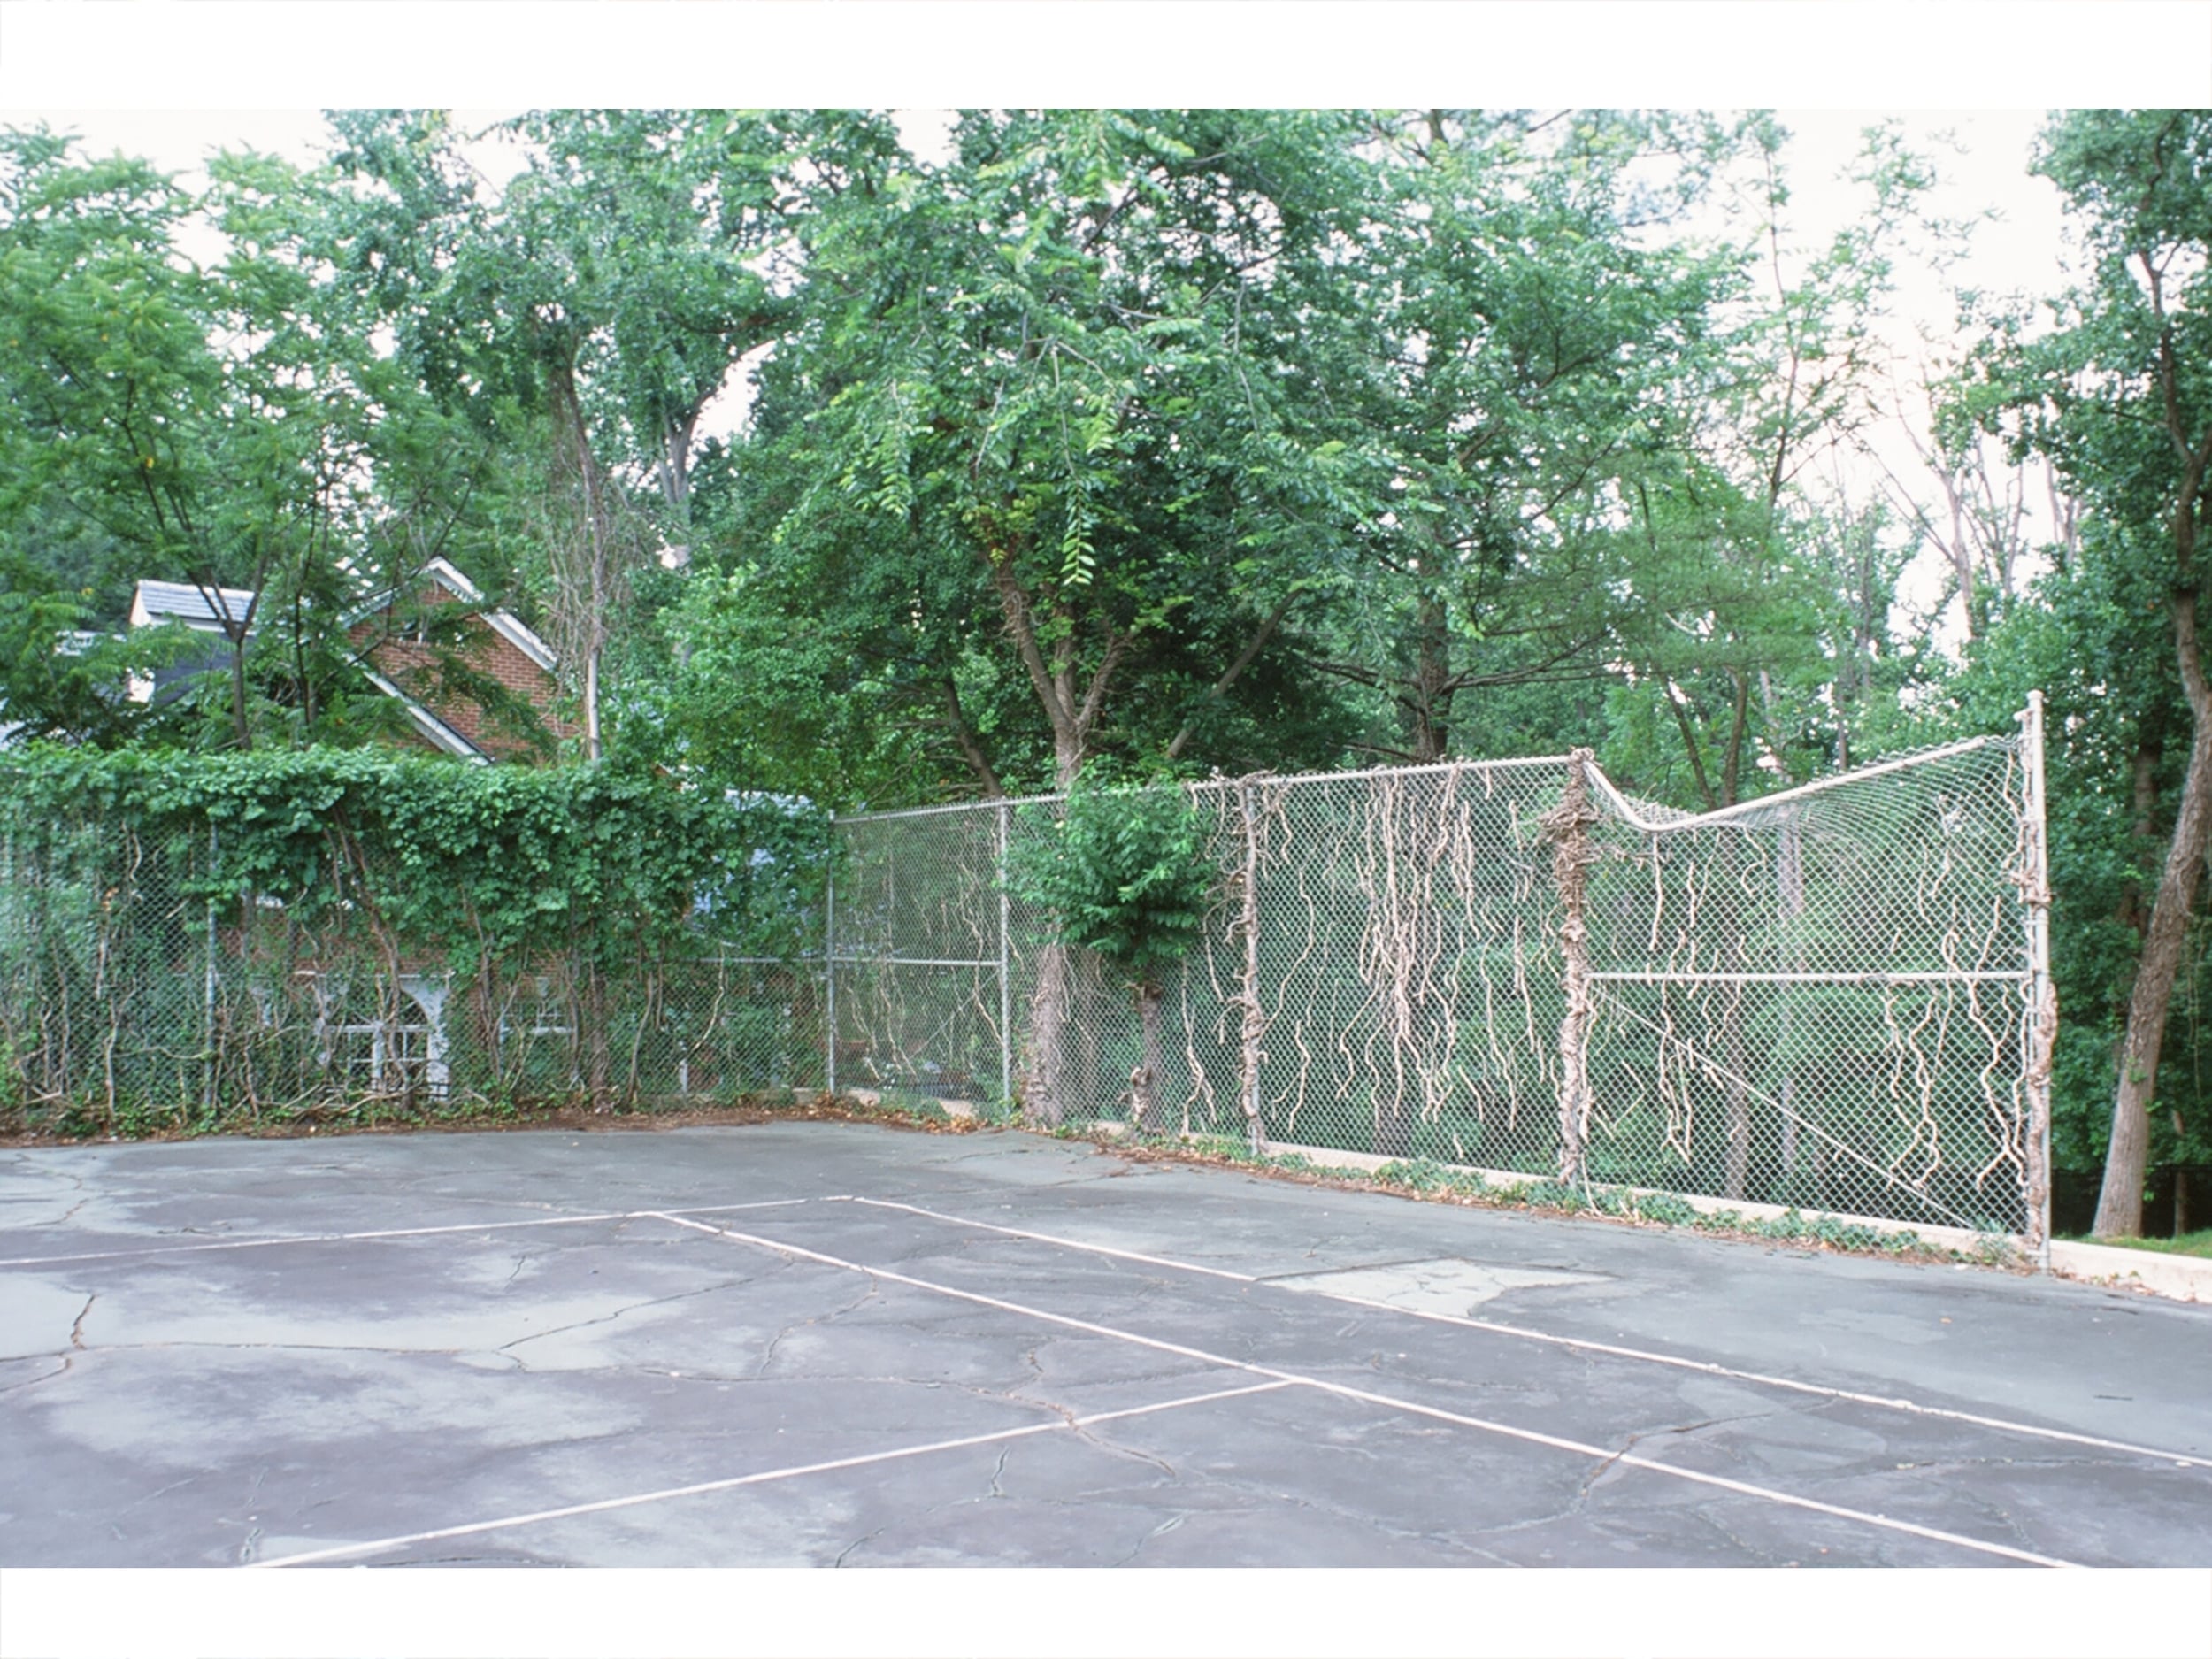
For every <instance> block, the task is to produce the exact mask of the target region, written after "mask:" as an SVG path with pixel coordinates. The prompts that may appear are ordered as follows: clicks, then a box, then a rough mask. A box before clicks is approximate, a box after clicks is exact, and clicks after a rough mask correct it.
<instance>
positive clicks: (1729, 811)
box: [1590, 737, 2010, 835]
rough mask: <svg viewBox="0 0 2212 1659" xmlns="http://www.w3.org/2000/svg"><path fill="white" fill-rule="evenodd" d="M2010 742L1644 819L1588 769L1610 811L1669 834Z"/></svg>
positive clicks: (1960, 748)
mask: <svg viewBox="0 0 2212 1659" xmlns="http://www.w3.org/2000/svg"><path fill="white" fill-rule="evenodd" d="M2009 741H2010V740H2009V739H2008V738H2002V737H1970V738H1967V739H1965V740H1964V741H1961V742H1956V743H1945V744H1943V745H1941V746H1940V747H1939V748H1935V749H1916V750H1915V751H1913V753H1911V754H1909V755H1900V756H1897V757H1895V758H1894V759H1891V760H1884V761H1877V762H1876V763H1875V764H1872V765H1870V766H1855V767H1854V768H1852V770H1851V771H1849V772H1837V773H1836V774H1835V775H1834V776H1832V777H1828V778H1816V779H1814V780H1813V781H1812V782H1810V783H1801V784H1799V785H1798V786H1797V787H1794V788H1791V789H1778V790H1776V791H1775V792H1774V793H1773V794H1772V795H1761V796H1759V797H1758V798H1757V799H1756V800H1753V801H1739V802H1738V803H1736V804H1735V805H1734V806H1724V807H1722V808H1721V809H1720V810H1718V811H1717V812H1694V813H1688V814H1686V815H1684V816H1682V817H1678V818H1677V817H1668V818H1646V817H1645V816H1644V815H1643V813H1642V812H1641V811H1640V810H1639V809H1638V803H1636V802H1633V801H1632V800H1630V799H1629V798H1628V796H1626V795H1623V794H1622V793H1621V792H1620V791H1619V790H1618V789H1617V788H1615V787H1613V780H1611V779H1609V778H1608V777H1607V776H1606V775H1605V774H1604V773H1603V772H1601V771H1600V770H1599V769H1598V768H1597V767H1595V766H1593V767H1591V768H1590V775H1591V777H1592V779H1593V780H1595V782H1596V784H1597V787H1598V788H1599V790H1600V791H1601V792H1602V793H1603V795H1605V798H1606V800H1607V802H1608V803H1609V804H1610V805H1611V807H1612V809H1613V810H1614V811H1615V812H1617V813H1618V814H1619V815H1620V816H1621V817H1622V818H1624V819H1625V820H1626V821H1627V822H1628V823H1629V824H1630V825H1631V826H1632V827H1634V828H1636V829H1640V830H1642V831H1644V832H1645V833H1647V834H1652V835H1671V834H1675V833H1678V832H1680V831H1682V830H1699V829H1708V828H1710V827H1712V826H1715V825H1726V824H1730V823H1732V822H1733V821H1734V820H1736V819H1739V818H1748V817H1752V816H1755V815H1756V814H1758V813H1760V812H1763V811H1766V810H1769V809H1770V808H1773V807H1777V806H1786V805H1790V804H1792V803H1795V802H1798V801H1800V800H1802V799H1804V798H1805V797H1806V796H1808V795H1821V794H1824V793H1825V792H1827V791H1829V790H1832V789H1836V788H1839V787H1842V786H1843V785H1845V784H1850V783H1861V782H1863V781H1864V780H1867V779H1869V778H1878V777H1880V776H1882V775H1883V774H1884V773H1886V772H1903V771H1905V770H1906V769H1907V768H1909V767H1913V766H1924V765H1926V764H1929V763H1930V762H1932V761H1938V760H1946V759H1948V758H1949V757H1952V756H1954V755H1968V754H1971V753H1973V751H1974V750H1976V749H1987V748H1990V747H1991V746H1992V745H2003V744H2007V743H2008V742H2009Z"/></svg>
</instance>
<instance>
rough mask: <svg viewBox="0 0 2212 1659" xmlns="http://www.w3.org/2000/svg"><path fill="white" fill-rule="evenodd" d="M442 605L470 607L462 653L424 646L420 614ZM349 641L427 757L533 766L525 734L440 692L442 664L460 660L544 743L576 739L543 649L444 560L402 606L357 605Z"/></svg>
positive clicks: (427, 570)
mask: <svg viewBox="0 0 2212 1659" xmlns="http://www.w3.org/2000/svg"><path fill="white" fill-rule="evenodd" d="M444 605H463V606H466V607H468V616H467V618H466V619H465V621H464V623H463V624H462V629H461V634H460V641H459V643H458V645H457V647H456V646H455V645H453V644H450V643H449V644H443V645H440V646H433V645H432V644H431V643H430V642H429V641H427V640H426V639H425V638H424V637H423V632H424V631H423V629H422V627H421V626H420V618H421V616H422V613H423V612H424V611H425V610H426V609H427V608H428V607H431V606H444ZM346 634H347V637H348V638H349V639H350V640H351V641H353V644H354V649H355V651H356V657H355V660H356V661H357V662H358V663H359V664H361V667H362V671H363V672H365V673H366V674H367V675H368V677H369V679H370V680H371V682H372V683H373V684H374V685H375V686H376V687H377V688H378V689H379V690H380V691H382V692H383V693H384V694H385V695H387V696H391V697H396V698H398V699H399V701H400V702H401V703H402V704H403V705H404V706H405V708H406V710H407V716H408V720H409V723H410V726H411V729H412V731H413V733H414V735H415V737H416V738H417V739H418V740H419V741H421V742H422V743H424V744H425V745H426V746H427V747H429V748H432V749H437V750H439V751H440V752H442V753H444V754H448V755H456V756H458V757H461V758H462V759H464V760H470V761H474V762H476V763H477V764H487V763H489V762H491V761H495V760H515V759H525V760H526V759H530V758H533V757H534V756H535V754H536V753H537V747H538V746H537V745H535V744H534V743H533V741H531V738H530V736H529V734H528V733H526V732H518V731H516V730H514V729H513V726H512V722H511V721H503V720H501V719H499V718H495V716H494V715H493V714H491V713H489V712H488V711H487V710H485V708H484V707H483V706H482V705H481V703H479V702H478V701H476V700H475V699H474V698H472V697H470V696H468V695H462V694H456V693H454V692H453V691H451V690H450V689H449V688H448V687H443V686H442V684H441V681H442V680H443V679H444V678H445V676H444V673H443V671H442V664H441V661H440V658H441V657H442V656H444V657H458V658H459V660H460V662H461V664H463V665H464V666H465V667H466V668H467V669H468V670H469V671H470V672H473V673H476V674H480V675H482V676H483V677H484V678H486V679H488V680H493V681H495V682H496V683H497V684H498V685H499V686H500V687H503V688H504V689H505V690H507V691H509V692H511V693H513V694H514V695H515V697H516V698H517V699H518V701H519V703H520V705H522V706H524V707H526V708H527V709H528V710H531V711H532V712H533V713H534V716H535V718H536V722H537V726H538V729H539V730H540V731H541V732H542V733H545V734H546V735H548V736H549V737H551V738H554V739H556V740H560V739H565V738H572V737H575V736H577V735H579V732H580V728H579V727H578V726H576V725H575V723H574V722H572V721H569V720H565V719H563V718H561V717H560V716H559V715H558V714H557V713H556V712H555V704H556V703H557V699H558V698H559V696H560V681H559V679H558V677H557V674H556V672H555V661H554V657H553V653H552V651H551V650H550V649H549V648H548V647H547V645H546V643H545V641H543V640H541V639H540V638H539V637H538V636H537V635H536V634H534V633H532V632H531V631H530V630H529V629H528V628H526V627H525V626H523V625H522V624H521V623H520V622H519V621H518V620H517V619H516V618H514V617H513V616H512V615H511V614H510V613H508V612H507V611H502V610H498V609H496V608H494V607H489V606H487V605H486V603H485V601H484V595H483V594H482V592H481V591H480V590H479V588H477V586H476V584H475V583H473V582H472V581H470V580H469V579H468V578H467V577H465V576H464V575H462V574H461V572H459V571H457V570H456V569H455V568H454V567H453V566H452V565H449V564H448V563H447V562H446V561H445V560H444V559H442V558H435V559H432V560H431V561H430V563H429V564H428V565H425V566H424V567H423V570H422V572H421V574H420V575H419V577H418V578H417V579H416V585H415V588H413V590H412V591H411V593H410V594H409V595H407V599H406V601H405V603H404V605H403V603H402V601H401V598H400V595H399V592H398V590H397V589H396V588H387V589H385V590H384V591H383V592H382V593H380V594H377V595H373V597H371V598H369V599H368V600H366V601H365V602H364V603H361V604H360V605H358V606H357V607H356V608H355V609H354V610H353V611H352V612H350V613H349V615H348V617H347V618H346Z"/></svg>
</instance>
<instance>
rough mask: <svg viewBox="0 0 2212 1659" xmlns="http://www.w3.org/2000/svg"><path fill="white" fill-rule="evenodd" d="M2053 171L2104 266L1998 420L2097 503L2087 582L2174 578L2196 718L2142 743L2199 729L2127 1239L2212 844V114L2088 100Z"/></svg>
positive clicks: (2130, 1157) (2120, 1103)
mask: <svg viewBox="0 0 2212 1659" xmlns="http://www.w3.org/2000/svg"><path fill="white" fill-rule="evenodd" d="M2036 171H2038V172H2039V173H2042V174H2043V175H2044V176H2045V177H2047V178H2048V179H2050V180H2052V182H2054V183H2055V184H2056V185H2057V186H2058V187H2059V188H2060V189H2061V190H2062V191H2063V192H2064V193H2065V195H2066V196H2067V198H2068V201H2069V203H2070V205H2071V207H2072V209H2073V211H2074V213H2075V215H2076V219H2077V222H2078V224H2079V226H2080V227H2081V234H2082V235H2083V238H2084V242H2085V252H2086V254H2087V256H2088V257H2089V260H2090V262H2091V264H2090V269H2089V271H2088V273H2086V275H2085V280H2083V281H2082V282H2081V283H2080V284H2079V285H2078V286H2077V287H2076V288H2074V289H2073V290H2071V291H2070V293H2069V294H2068V295H2067V296H2065V297H2064V299H2063V300H2062V303H2060V305H2059V307H2058V310H2057V316H2056V318H2055V326H2054V327H2052V328H2051V329H2050V330H2049V331H2048V332H2047V333H2044V334H2026V333H2024V332H2012V333H2008V334H2001V335H2000V336H1999V337H1998V338H1997V339H1996V340H1995V341H1993V342H1992V345H1991V347H1990V349H1988V351H1987V352H1986V353H1985V370H1986V374H1987V377H1988V380H1989V385H1990V390H1989V391H1988V392H1987V393H1986V394H1985V397H1984V404H1983V406H1984V410H1985V419H1988V420H1989V421H1990V423H1991V424H1992V425H1993V426H1999V427H2001V429H2003V430H2005V431H2007V432H2008V433H2009V434H2011V435H2012V436H2013V438H2014V439H2015V441H2016V443H2017V444H2019V445H2020V446H2021V447H2022V448H2023V449H2033V450H2036V451H2039V452H2040V453H2042V454H2044V455H2047V457H2050V459H2051V461H2052V463H2053V465H2055V468H2056V469H2057V471H2058V472H2059V475H2060V477H2061V478H2062V480H2063V481H2064V483H2065V485H2066V488H2068V490H2069V491H2070V493H2071V494H2072V495H2074V496H2076V497H2077V498H2078V500H2079V501H2080V502H2081V503H2082V505H2083V509H2084V511H2083V531H2082V536H2081V548H2080V552H2079V558H2078V565H2077V568H2078V569H2079V570H2082V571H2083V572H2085V577H2084V579H2085V580H2096V579H2093V578H2089V577H2087V576H2086V572H2087V571H2088V570H2089V569H2090V568H2091V567H2093V566H2095V565H2101V564H2104V563H2105V562H2108V561H2111V562H2115V563H2116V564H2118V565H2123V566H2124V567H2127V568H2130V569H2131V570H2133V571H2137V572H2141V573H2143V575H2144V576H2146V577H2147V579H2148V580H2149V581H2150V582H2152V583H2154V584H2155V587H2156V588H2157V589H2158V590H2159V591H2160V602H2161V606H2162V610H2163V611H2164V612H2165V616H2166V619H2167V622H2168V625H2169V626H2170V647H2169V649H2170V653H2171V657H2170V661H2171V664H2172V668H2173V671H2174V675H2175V681H2176V683H2177V687H2178V689H2179V691H2180V694H2181V697H2182V700H2183V703H2184V704H2185V708H2186V710H2187V715H2186V718H2185V720H2181V721H2177V722H2175V723H2174V724H2173V726H2171V727H2169V726H2167V725H2166V717H2165V713H2164V710H2163V709H2162V707H2161V706H2160V703H2161V701H2162V700H2161V699H2157V698H2151V699H2147V701H2146V702H2145V703H2142V704H2141V705H2139V709H2140V716H2139V719H2140V724H2139V728H2138V731H2139V740H2140V741H2147V742H2149V743H2150V744H2151V745H2152V746H2153V748H2154V750H2157V749H2163V748H2164V746H2165V745H2166V743H2167V741H2168V738H2169V732H2170V737H2171V740H2172V741H2174V743H2175V746H2177V747H2178V746H2179V745H2180V742H2181V741H2182V740H2183V739H2185V741H2186V748H2187V762H2186V767H2185V772H2184V773H2183V776H2182V780H2181V787H2180V789H2179V791H2178V799H2177V801H2176V802H2175V803H2174V807H2173V815H2172V829H2171V837H2170V841H2169V844H2168V846H2167V848H2166V850H2165V854H2164V857H2163V860H2162V866H2163V867H2162V871H2161V873H2160V875H2159V877H2158V879H2157V882H2156V886H2155V893H2154V897H2153V898H2152V900H2151V902H2150V906H2149V911H2148V916H2147V919H2146V921H2145V923H2144V926H2143V933H2142V949H2141V954H2140V958H2139V963H2138V964H2137V967H2136V971H2135V975H2134V980H2133V987H2132V990H2131V995H2130V997H2129V1002H2128V1012H2127V1020H2126V1026H2125V1034H2124V1038H2123V1041H2122V1043H2121V1047H2120V1054H2119V1066H2118V1079H2117V1083H2116V1087H2115V1089H2114V1094H2113V1101H2112V1124H2111V1132H2110V1136H2109V1141H2108V1149H2107V1152H2106V1157H2105V1175H2104V1186H2103V1191H2102V1193H2101V1195H2100V1197H2099V1200H2098V1204H2097V1217H2096V1224H2095V1225H2096V1230H2097V1231H2098V1232H2099V1233H2107V1234H2115V1235H2133V1234H2136V1233H2140V1232H2141V1231H2142V1202H2143V1184H2144V1177H2145V1173H2146V1170H2147V1163H2148V1158H2149V1152H2150V1141H2151V1116H2150V1108H2151V1104H2152V1102H2153V1100H2154V1097H2155V1095H2156V1094H2157V1092H2158V1088H2159V1082H2160V1075H2161V1067H2160V1058H2161V1053H2162V1047H2163V1044H2164V1041H2165V1036H2166V1030H2167V1026H2168V1024H2169V1021H2170V1018H2171V1014H2172V1002H2173V992H2174V987H2175V986H2176V983H2177V979H2178V978H2179V975H2180V969H2181V964H2182V958H2183V954H2184V950H2185V944H2186V941H2187V936H2188V928H2189V919H2190V916H2191V913H2192V911H2193V909H2194V906H2195V902H2196V898H2197V889H2198V885H2199V880H2200V874H2201V870H2202V866H2203V861H2204V856H2205V853H2206V850H2207V848H2208V845H2212V688H2208V684H2207V679H2206V673H2205V668H2204V664H2203V658H2202V650H2201V647H2200V640H2199V611H2200V603H2201V601H2202V599H2203V596H2204V583H2205V579H2206V578H2205V570H2204V565H2203V562H2202V561H2201V559H2200V557H2199V552H2200V549H2199V541H2200V536H2201V535H2202V534H2203V533H2204V531H2205V529H2206V527H2207V526H2208V523H2212V114H2208V113H2207V112H2206V111H2191V110H2178V111H2172V110H2156V111H2077V112H2074V113H2071V114H2069V115H2066V116H2064V117H2062V118H2060V119H2057V120H2055V121H2054V122H2053V123H2052V125H2051V126H2050V127H2048V128H2047V129H2046V132H2045V134H2044V136H2043V140H2042V144H2041V148H2040V150H2039V155H2038V157H2037V160H2036ZM2096 585H2097V586H2098V587H2100V588H2102V590H2103V591H2104V592H2106V593H2108V594H2110V595H2115V596H2117V595H2119V594H2120V593H2121V592H2122V591H2123V588H2124V584H2123V583H2122V582H2121V581H2119V580H2116V579H2115V578H2114V577H2106V578H2104V579H2103V580H2096ZM2156 770H2157V769H2156V767H2155V766H2153V767H2152V768H2151V769H2150V776H2151V777H2153V778H2154V777H2155V773H2156ZM2160 816H2162V814H2161V815H2160Z"/></svg>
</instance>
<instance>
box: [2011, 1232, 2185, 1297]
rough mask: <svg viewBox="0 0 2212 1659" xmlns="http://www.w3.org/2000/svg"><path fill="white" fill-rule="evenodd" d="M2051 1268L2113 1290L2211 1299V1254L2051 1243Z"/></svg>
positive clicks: (2112, 1245) (2071, 1277)
mask: <svg viewBox="0 0 2212 1659" xmlns="http://www.w3.org/2000/svg"><path fill="white" fill-rule="evenodd" d="M2051 1271H2053V1272H2054V1273H2059V1274H2062V1275H2063V1276H2064V1277H2066V1278H2068V1279H2082V1280H2084V1281H2085V1282H2087V1283H2089V1284H2092V1285H2104V1286H2109V1287H2111V1288H2113V1289H2116V1290H2141V1291H2147V1292H2149V1293H2150V1294H2152V1295H2154V1296H2167V1297H2170V1298H2172V1299H2173V1300H2174V1301H2176V1302H2212V1257H2206V1256H2168V1255H2165V1254H2164V1253H2162V1252H2161V1251H2158V1250H2130V1249H2126V1248H2122V1247H2121V1246H2119V1245H2116V1244H2080V1243H2077V1242H2074V1241H2073V1240H2066V1239H2058V1240H2053V1241H2052V1244H2051Z"/></svg>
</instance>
